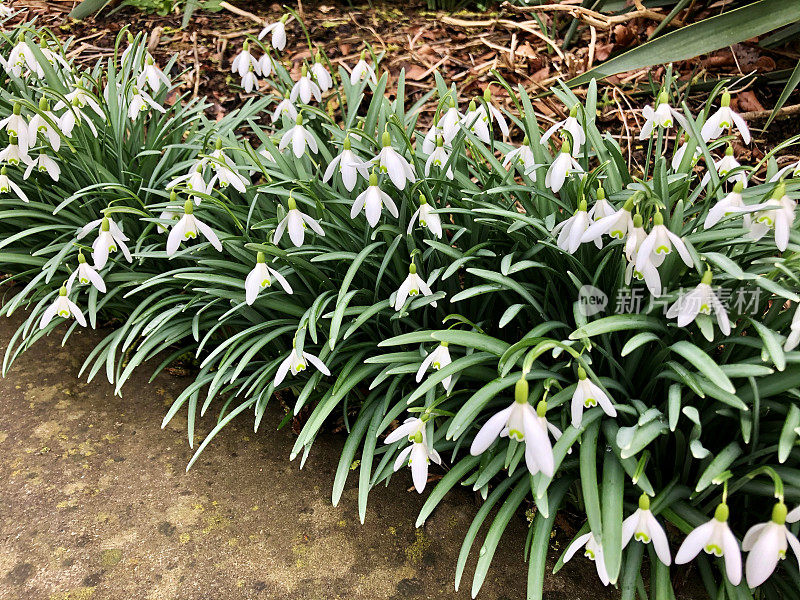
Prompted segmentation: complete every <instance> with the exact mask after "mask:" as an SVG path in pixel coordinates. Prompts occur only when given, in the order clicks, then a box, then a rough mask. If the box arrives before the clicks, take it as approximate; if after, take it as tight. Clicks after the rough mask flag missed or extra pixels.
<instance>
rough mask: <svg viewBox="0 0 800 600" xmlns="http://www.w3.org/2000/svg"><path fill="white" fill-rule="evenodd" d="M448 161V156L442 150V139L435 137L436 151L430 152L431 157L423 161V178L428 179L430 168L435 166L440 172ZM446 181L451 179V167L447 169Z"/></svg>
mask: <svg viewBox="0 0 800 600" xmlns="http://www.w3.org/2000/svg"><path fill="white" fill-rule="evenodd" d="M449 159H450V155H449V154H448V153H447V151H446V150H445V149H444V139H443V138H442V136H440V135H438V136H436V149H434V151H433V152H431V155H430V156H429V157H428V160H427V161H425V177H428V176H429V175H430V172H431V167H432V166H436V167H439V169H440V170H441V169H442V168H443V167H444V165H446V164H447V161H448V160H449ZM445 175H446V176H447V178H448V179H450V180H452V179H453V169H452V167H447V172H446V173H445Z"/></svg>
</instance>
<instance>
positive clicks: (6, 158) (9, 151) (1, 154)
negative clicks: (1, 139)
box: [0, 135, 29, 167]
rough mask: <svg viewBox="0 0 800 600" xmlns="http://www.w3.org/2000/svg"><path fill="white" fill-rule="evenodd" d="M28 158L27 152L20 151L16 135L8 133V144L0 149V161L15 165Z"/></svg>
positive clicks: (26, 160)
mask: <svg viewBox="0 0 800 600" xmlns="http://www.w3.org/2000/svg"><path fill="white" fill-rule="evenodd" d="M28 160H29V158H28V153H27V152H22V151H20V149H19V144H17V138H16V136H13V135H9V136H8V146H6V147H5V148H3V149H2V150H0V162H4V163H8V164H10V165H14V166H15V167H16V166H18V165H19V163H20V162H25V163H27V162H28Z"/></svg>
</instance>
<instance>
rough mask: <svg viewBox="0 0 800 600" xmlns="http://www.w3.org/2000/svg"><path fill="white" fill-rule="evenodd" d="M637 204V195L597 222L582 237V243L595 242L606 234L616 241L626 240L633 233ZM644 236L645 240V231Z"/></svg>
mask: <svg viewBox="0 0 800 600" xmlns="http://www.w3.org/2000/svg"><path fill="white" fill-rule="evenodd" d="M599 191H600V189H598V192H599ZM635 202H636V195H635V194H634V195H633V196H631V197H630V198H628V199H627V200H626V201H625V204H624V205H623V207H622V208H620V209H619V210H617V211H614V212H612V213H611V214H609V215H608V216H605V217H602V218H600V219H597V220H595V222H594V223H592V224H591V225H590V226H589V228H588V229H587V230H586V233H584V234H583V236H581V243H586V242H594V241H595V240H598V239H600V237H601V236H603V235H605V234H608V235H609V236H611V237H612V238H614V239H615V240H623V239H625V238H626V237H627V235H628V233H629V232H632V231H633V217H632V215H631V211H632V210H633V205H634V203H635ZM640 229H641V227H640ZM642 234H643V237H642V239H644V237H646V234H645V233H644V230H643V229H642Z"/></svg>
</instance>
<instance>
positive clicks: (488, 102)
mask: <svg viewBox="0 0 800 600" xmlns="http://www.w3.org/2000/svg"><path fill="white" fill-rule="evenodd" d="M483 100H484V103H485V106H484V104H481V105H480V106H479V107H478V113H479V115H480V117H481V119H483V120H484V121H485V122H486V124H487V125H488V124H489V121H490V120H492V119H494V122H495V123H497V126H498V127H499V128H500V132H501V133H502V134H503V137H504V138H507V137H508V135H509V130H508V123H507V122H506V118H505V117H504V116H503V113H502V112H500V109H499V108H497V107H496V106H494V104H492V90H491V88H489V87H488V86H487V87H486V89H485V90H484V91H483ZM487 108H488V111H489V112H488V114H487V112H486V111H487Z"/></svg>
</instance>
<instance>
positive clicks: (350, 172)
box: [322, 136, 369, 192]
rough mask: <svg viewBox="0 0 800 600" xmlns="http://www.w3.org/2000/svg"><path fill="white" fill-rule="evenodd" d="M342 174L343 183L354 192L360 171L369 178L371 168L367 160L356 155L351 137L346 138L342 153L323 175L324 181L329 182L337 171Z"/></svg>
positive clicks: (364, 176) (365, 177) (348, 189)
mask: <svg viewBox="0 0 800 600" xmlns="http://www.w3.org/2000/svg"><path fill="white" fill-rule="evenodd" d="M337 167H338V171H339V173H341V175H342V183H343V184H344V187H345V188H346V189H347V191H348V192H352V191H353V188H354V187H356V182H357V181H358V174H359V173H360V174H361V176H362V177H363V178H364V179H369V170H368V169H367V163H366V161H365V160H363V159H362V158H360V157H359V156H357V155H356V153H355V152H353V150H352V149H351V145H350V137H349V136H347V137H345V138H344V144H343V145H342V153H341V154H339V155H338V156H336V157H334V159H333V160H332V161H331V162H330V164H328V168H327V169H325V174H324V175H323V176H322V181H323V182H327V181H328V180H329V179H330V178H331V177H333V174H334V173H335V172H336V171H337Z"/></svg>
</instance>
